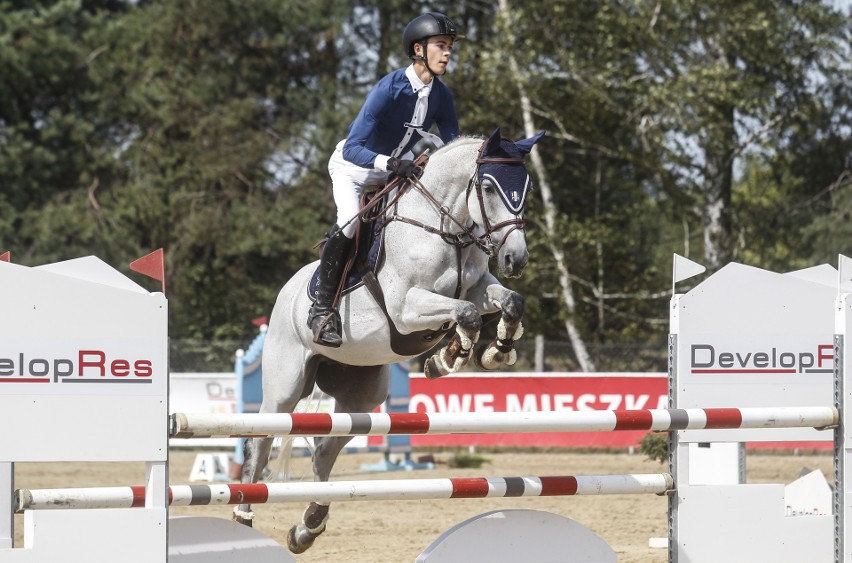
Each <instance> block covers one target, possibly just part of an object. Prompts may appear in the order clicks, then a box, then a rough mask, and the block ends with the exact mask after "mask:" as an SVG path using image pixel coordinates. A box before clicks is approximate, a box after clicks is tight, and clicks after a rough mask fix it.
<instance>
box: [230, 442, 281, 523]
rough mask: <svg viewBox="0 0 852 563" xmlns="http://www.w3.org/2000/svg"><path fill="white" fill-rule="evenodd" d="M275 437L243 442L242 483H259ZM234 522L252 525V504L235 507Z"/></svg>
mask: <svg viewBox="0 0 852 563" xmlns="http://www.w3.org/2000/svg"><path fill="white" fill-rule="evenodd" d="M273 440H274V438H272V437H267V438H249V439H247V440H246V441H245V444H243V456H244V460H245V461H244V462H243V469H242V475H241V477H240V482H241V483H257V482H258V481H259V480H260V477H261V476H262V475H263V470H264V469H265V468H266V465H267V464H268V463H269V452H270V450H271V449H272V441H273ZM232 518H233V520H234V522H237V523H239V524H243V525H245V526H248V527H252V523H253V521H254V512H252V510H251V505H250V504H248V503H241V504H239V505H237V506H236V507H235V508H234V514H233V516H232Z"/></svg>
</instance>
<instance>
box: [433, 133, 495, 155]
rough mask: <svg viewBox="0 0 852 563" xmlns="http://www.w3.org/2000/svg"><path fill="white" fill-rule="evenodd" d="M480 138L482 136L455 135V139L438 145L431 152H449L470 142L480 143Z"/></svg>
mask: <svg viewBox="0 0 852 563" xmlns="http://www.w3.org/2000/svg"><path fill="white" fill-rule="evenodd" d="M482 139H483V138H482V137H473V136H467V135H464V136H461V137H456V138H455V139H453V140H452V141H450V142H449V143H447V144H446V145H444V146H442V147H439V148H438V150H436V151H435V152H434V153H433V156H434V155H437V154H440V153H443V152H449V151H451V150H453V149H457V148H460V147H463V146H467V145H469V144H472V143H480V144H481V143H482Z"/></svg>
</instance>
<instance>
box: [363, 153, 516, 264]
mask: <svg viewBox="0 0 852 563" xmlns="http://www.w3.org/2000/svg"><path fill="white" fill-rule="evenodd" d="M487 143H488V141H487V140H485V141H483V143H482V145H481V146H480V147H479V153H478V155H477V158H476V169H475V170H474V171H473V174H472V175H471V177H470V179H469V180H468V183H467V189H466V190H465V199H466V200H467V199H469V198H470V194H471V192H472V191H473V190H476V199H477V201H478V202H479V211H480V216H481V217H482V222H483V224H482V225H479V227H480V229H481V230H482V233H481V234H477V232H476V228H475V227H476V226H477V225H476V224H475V223H472V224H471V225H465V224H464V223H462V222H461V221H459V220H458V219H456V218H455V217H453V215H452V213H451V212H450V210H449V208H447V206H446V205H441V202H439V201H438V200H437V199H435V197H434V196H433V195H432V194H431V193H430V192H429V190H428V189H427V188H426V186H424V185H423V184H422V183H421V182H420V179H419V177H418V178H416V179H412V180H410V181H407V182H404V183H402V184H401V185H400V184H399V183H397V182H393V183H391V184H389V186H388V188H386V190H388V191H389V188H391V187H396V186H398V185H399V186H400V189H399V191H398V192H397V194H396V196H395V197H394V198H393V200H391V201H389V202H388V203H387V205H386V206H385V210H384V213H385V214H387V213H388V211H389V210H390V209H394V212H393V214H392V215H390V216H389V217H388V218H387V221H386V222H385V223H384V226H387V225H388V223H390V222H391V221H401V222H403V223H408V224H409V225H414V226H416V227H419V228H421V229H423V230H424V231H426V232H429V233H432V234H434V235H437V236H439V237H441V240H443V241H444V242H445V243H447V244H449V245H451V246H454V247H456V249H457V250H458V255H459V260H461V250H463V249H464V248H467V247H468V246H471V245H476V247H477V248H479V249H480V250H481V251H482V252H484V253H485V254H487V255H488V256H489V257H490V258H493V257H495V256H497V253H498V252H499V251H500V248H501V247H502V246H503V244H504V243H505V242H506V239H507V238H508V237H509V234H511V233H512V231H514V230H516V229H519V230H524V218H523V215H522V214H521V213H518V215H517V216H516V217H514V218H513V219H507V220H505V221H501V222H499V223H497V224H496V225H492V224H491V221H490V220H489V219H488V214H487V213H486V210H485V197H484V196H483V193H482V190H483V188H482V180H481V174H480V168H481V167H482V165H483V164H511V165H523V164H524V159H523V158H521V157H517V158H511V157H491V156H486V155H485V154H484V152H485V148H486V145H487ZM427 160H428V154H427V153H424V154H422V155H420V157H418V159H417V160H415V164H416V165H417V166H418V167H420V169H421V170H422V168H423V166H425V164H426V161H427ZM408 187H411V188H412V189H414V190H416V191H417V192H418V193H419V194H420V195H422V196H423V197H424V198H426V199H427V200H428V201H429V202H430V203H431V204H432V205H433V206H434V207H435V209H437V210H438V213H439V215H440V223H439V226H438V228H435V227H433V226H431V225H427V224H425V223H422V222H420V221H417V220H415V219H410V218H408V217H405V216H403V215H399V214H398V213H397V212H396V203H397V201H398V200H399V198H400V197H401V196H402V194H403V193H404V192H405V191H406V188H408ZM376 199H378V198H376ZM451 225H455V227H456V228H457V229H458V231H457V232H454V231H453V230H450V226H451ZM507 226H511V228H510V229H509V230H508V231H507V232H506V234H505V235H504V236H503V238H502V240H501V241H500V244H497V243H495V242H494V239H493V237H492V235H493V234H494V232H495V231H497V230H499V229H503V228H505V227H507Z"/></svg>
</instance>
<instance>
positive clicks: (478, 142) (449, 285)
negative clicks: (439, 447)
mask: <svg viewBox="0 0 852 563" xmlns="http://www.w3.org/2000/svg"><path fill="white" fill-rule="evenodd" d="M543 134H544V133H543V132H542V133H539V134H538V135H536V136H535V137H532V138H530V139H525V140H523V141H518V142H512V141H510V140H508V139H505V138H503V137H501V135H500V130H499V129H497V130H496V131H494V133H492V135H491V136H490V137H488V138H486V139H483V138H472V137H462V138H459V139H456V140H454V141H453V142H451V143H449V144H447V145H445V146H444V147H441V148H439V149H438V150H437V151H435V153H434V154H433V155H432V156H431V157H430V158H429V162H428V166H425V167H424V169H423V173H422V176H421V177H420V179H419V180H418V181H414V182H413V183H412V184H410V185H408V186H405V187H403V188H399V192H398V193H397V197H395V198H393V200H392V203H391V204H389V206H388V208H387V209H386V213H385V223H384V228H383V233H382V236H383V237H384V239H383V241H382V242H383V261H382V265H381V267H380V268H379V269H378V271H377V273H375V274H372V273H370V274H367V276H365V278H364V283H363V284H362V285H361V286H359V287H356V288H355V289H354V290H351V291H349V292H348V293H346V294H344V295H343V296H342V298H341V300H340V306H339V309H340V315H341V319H342V321H343V334H342V336H343V343H342V345H341V346H340V347H339V348H328V347H324V346H320V345H318V344H315V343H314V342H313V335H312V334H311V331H310V329H309V328H308V327H307V325H306V322H305V319H306V318H307V316H308V309H309V307H310V305H311V302H310V298H309V294H308V291H307V289H306V288H307V287H308V285H309V282H310V279H311V276H312V274H313V272H314V271H315V270H316V267H317V263H316V262H314V263H312V264H309V265H307V266H305V267H303V268H302V269H301V270H299V271H298V272H297V273H296V274H295V275H294V276H293V277H292V278H291V279H290V280H289V281H288V282H287V283H286V284H285V285H284V287H283V288H282V289H281V291H280V293H279V295H278V299H277V301H276V303H275V307H274V309H273V311H272V315H271V318H270V322H269V329H268V332H267V336H266V341H265V343H264V349H263V359H262V361H263V403H262V405H261V407H260V412H261V413H281V412H292V411H293V409H294V408H295V406H296V403H297V402H298V401H299V399H301V398H303V397H305V396H307V395H308V394H309V393H310V392H311V390H312V389H313V387H314V384H316V385H317V386H318V387H319V388H320V389H322V390H323V391H324V392H325V393H327V394H328V395H330V396H331V397H333V398H334V399H335V411H336V412H349V413H366V412H371V411H373V410H374V409H375V408H376V407H377V406H378V405H380V404H381V403H382V402H383V401H384V400H385V399H386V397H387V393H388V374H389V367H388V366H389V364H392V363H395V362H399V361H403V360H406V359H409V358H412V357H415V356H418V355H420V354H424V353H426V352H427V351H429V350H431V349H433V348H436V347H437V346H438V344H439V343H440V342H442V341H443V340H444V339H443V337H444V335H446V334H451V335H452V337H451V338H450V339H449V343H448V344H446V345H445V346H443V347H442V348H441V349H439V350H438V351H436V352H435V353H434V354H433V355H431V356H430V357H429V358H428V360H427V361H426V362H425V366H424V370H425V372H426V375H427V377H430V378H435V377H440V376H442V375H446V374H448V373H452V372H456V371H458V370H459V369H461V368H462V367H463V366H464V365H466V364H467V362H468V361H469V360H470V357H471V355H473V356H474V360H475V362H476V364H477V365H478V366H479V367H481V368H483V369H487V370H492V369H497V368H498V367H500V365H502V364H510V365H511V364H513V363H514V362H515V359H516V354H515V350H514V348H513V343H514V341H515V340H517V339H518V338H520V336H521V334H522V332H523V328H522V325H521V316H522V314H523V308H524V302H523V298H522V297H521V295H519V294H518V293H516V292H514V291H512V290H509V289H507V288H505V287H503V285H501V284H500V282H499V281H498V280H497V279H496V278H495V277H494V276H493V275H492V274H491V273H490V272H489V269H488V262H489V259H490V258H496V259H497V269H498V270H499V272H500V274H501V275H502V276H505V277H509V278H511V277H518V276H520V275H521V273H522V271H523V269H524V267H525V266H526V264H527V260H528V257H529V254H528V251H527V246H526V239H525V233H524V204H525V200H526V196H527V194H528V193H529V189H530V179H529V175H528V174H527V171H526V168H525V166H524V156H525V155H526V154H527V153H529V152H530V150H532V147H533V145H534V144H535V143H536V142H538V140H539V139H540V138H541V137H542V136H543ZM489 315H490V316H494V317H499V321H498V324H497V337H496V338H495V339H494V340H493V341H492V342H490V343H489V344H486V345H484V346H480V347H479V348H478V349H477V350H476V351H473V347H474V345H475V344H476V342H477V340H478V338H479V332H480V328H481V327H482V324H483V316H489ZM350 439H351V438H350V437H319V438H317V440H316V448H315V452H314V457H313V469H314V478H315V480H316V481H327V480H328V478H329V475H330V473H331V469H332V466H333V465H334V462H335V460H336V459H337V456H338V454H339V453H340V451H341V449H342V448H343V447H344V446H345V445H346V443H347V442H348V441H349V440H350ZM272 440H273V439H272V438H271V437H270V438H253V439H250V440H246V443H245V463H244V464H243V470H242V479H241V480H242V482H243V483H254V482H257V481H258V479H259V478H260V477H261V475H262V472H263V469H264V468H265V467H266V465H267V463H268V460H269V453H270V448H271V445H272ZM328 513H329V506H328V505H327V504H321V503H311V504H310V505H309V506H308V508H307V510H306V511H305V514H304V517H303V521H302V523H300V524H298V525H295V526H293V528H292V529H291V530H290V533H289V536H288V547H289V548H290V550H291V551H293V552H294V553H301V552H303V551H305V550H306V549H308V548H309V547H310V546H311V545H312V544H313V542H314V539H315V538H316V537H317V536H318V535H319V534H321V533H322V532H323V531H324V530H325V526H326V521H327V520H328ZM253 517H254V514H253V513H252V512H251V506H250V505H249V504H241V505H239V506H237V507H236V508H235V510H234V519H235V520H236V521H238V522H241V523H244V524H247V525H251V523H252V519H253Z"/></svg>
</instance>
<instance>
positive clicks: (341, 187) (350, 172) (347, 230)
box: [328, 140, 411, 238]
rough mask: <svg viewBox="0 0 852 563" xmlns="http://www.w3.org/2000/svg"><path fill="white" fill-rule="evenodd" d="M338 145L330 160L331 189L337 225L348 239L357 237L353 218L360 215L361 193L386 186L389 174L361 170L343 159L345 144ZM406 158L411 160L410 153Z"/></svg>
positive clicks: (372, 170) (381, 171)
mask: <svg viewBox="0 0 852 563" xmlns="http://www.w3.org/2000/svg"><path fill="white" fill-rule="evenodd" d="M344 142H346V141H345V140H343V141H340V142H339V143H337V147H336V148H335V149H334V152H333V153H331V158H329V159H328V173H329V175H330V176H331V187H332V193H333V195H334V204H335V205H336V206H337V224H338V226H339V227H340V228H341V229H342V230H343V234H344V235H346V237H347V238H352V237H354V236H355V229H356V227H357V226H358V225H357V221H354V220H353V218H354V217H355V216H356V215H357V214H358V210H359V208H360V201H361V192H363V191H364V187H365V186H375V185H382V186H383V185H384V183H385V178H387V175H388V173H387V172H386V171H384V170H375V169H373V168H361V167H360V166H357V165H355V164H352V163H351V162H347V161H346V160H344V159H343V143H344ZM405 158H411V153H410V152H409V153H408V154H407V155H406V156H405Z"/></svg>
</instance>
